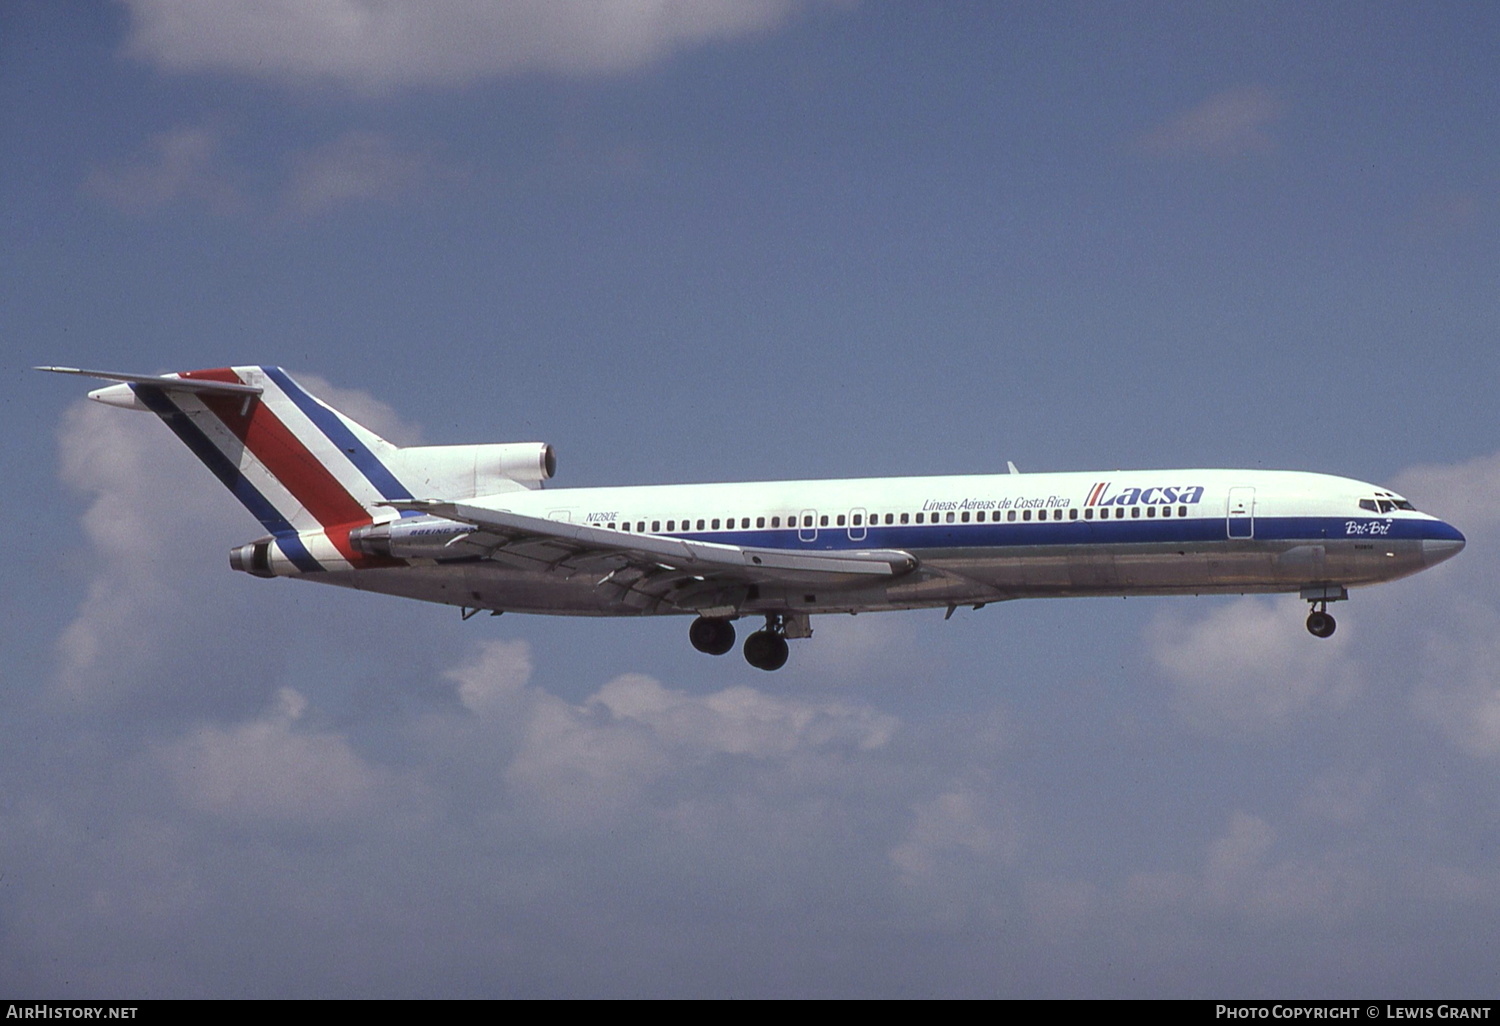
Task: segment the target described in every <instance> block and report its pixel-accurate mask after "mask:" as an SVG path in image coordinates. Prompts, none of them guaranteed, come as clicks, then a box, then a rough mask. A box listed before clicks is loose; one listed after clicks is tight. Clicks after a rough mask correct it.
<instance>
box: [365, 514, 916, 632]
mask: <svg viewBox="0 0 1500 1026" xmlns="http://www.w3.org/2000/svg"><path fill="white" fill-rule="evenodd" d="M383 505H388V506H392V507H394V508H396V509H400V510H412V511H416V512H420V513H426V514H428V515H430V516H437V517H443V518H444V519H447V520H452V521H455V522H457V523H461V524H468V525H470V526H471V527H473V528H474V530H473V531H472V532H471V533H469V534H468V535H465V536H463V537H462V538H461V539H455V540H454V544H452V545H450V546H449V548H450V549H451V550H452V551H453V553H454V555H459V554H460V553H469V554H477V555H483V556H484V558H486V559H491V560H495V561H497V562H501V563H505V564H509V565H512V566H516V567H518V568H524V569H533V570H546V571H552V572H558V573H564V574H589V575H598V577H599V579H598V581H597V584H598V585H599V586H603V587H614V588H619V589H622V591H623V597H624V598H625V599H626V600H627V601H630V602H631V603H632V604H638V605H640V606H641V608H643V609H646V608H651V607H659V606H660V605H661V604H662V603H670V604H671V605H676V606H680V607H683V608H706V607H716V606H720V605H723V604H726V602H728V601H729V597H730V596H732V595H733V594H734V593H736V592H743V591H744V590H745V589H747V588H748V587H749V586H751V585H792V586H803V585H809V586H819V587H824V588H829V587H848V586H851V585H858V584H861V583H872V584H873V583H876V582H880V581H888V580H891V579H893V578H895V577H899V576H902V575H905V574H909V573H911V572H912V571H913V570H915V569H916V568H917V559H916V557H915V556H913V555H912V554H911V553H909V552H902V551H900V550H896V549H866V550H860V551H850V552H816V553H812V552H794V551H788V550H786V549H769V548H757V547H753V546H745V545H725V544H722V543H719V542H705V541H695V540H689V539H683V538H666V537H661V536H659V535H646V534H626V533H623V532H620V531H610V530H607V529H605V528H601V527H592V526H589V525H587V524H574V523H571V522H568V521H559V520H545V519H543V518H541V517H532V516H525V515H522V514H519V513H510V512H505V511H501V510H492V509H486V508H483V507H480V506H470V505H466V504H463V503H456V502H442V501H438V500H409V501H396V502H389V503H383ZM729 604H732V602H730V603H729Z"/></svg>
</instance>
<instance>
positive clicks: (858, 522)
mask: <svg viewBox="0 0 1500 1026" xmlns="http://www.w3.org/2000/svg"><path fill="white" fill-rule="evenodd" d="M864 522H865V518H864V515H863V514H860V513H856V514H854V526H855V527H859V526H860V525H861V524H863V523H864Z"/></svg>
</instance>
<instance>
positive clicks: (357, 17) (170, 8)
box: [125, 0, 804, 89]
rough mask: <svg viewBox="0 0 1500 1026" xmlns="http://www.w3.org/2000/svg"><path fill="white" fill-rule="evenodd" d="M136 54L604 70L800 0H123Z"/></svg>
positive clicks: (392, 71) (446, 75) (436, 72)
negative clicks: (582, 0)
mask: <svg viewBox="0 0 1500 1026" xmlns="http://www.w3.org/2000/svg"><path fill="white" fill-rule="evenodd" d="M125 2H126V3H127V5H128V6H129V8H130V12H131V31H130V39H129V43H128V49H129V52H130V53H131V54H133V55H134V56H136V57H138V58H141V59H143V60H148V61H150V62H152V63H154V64H156V65H158V66H159V67H162V68H165V69H168V70H171V71H229V72H236V73H240V74H246V75H253V76H256V77H259V78H269V79H274V80H282V81H293V82H298V81H308V80H318V79H331V80H335V81H340V82H344V83H348V84H351V85H354V86H356V87H359V88H366V89H380V88H388V87H391V86H400V85H415V84H438V85H453V84H460V83H464V82H471V81H475V80H478V79H482V78H487V77H491V76H495V75H507V74H516V73H520V72H526V71H533V70H536V71H554V72H563V73H567V74H600V73H609V72H618V71H624V70H628V69H631V68H636V67H639V66H642V65H645V64H648V63H650V62H652V61H655V60H658V59H660V58H662V57H664V56H666V55H667V54H669V53H671V52H672V51H674V50H677V49H680V48H683V47H688V46H693V45H697V44H701V43H706V42H712V41H715V40H726V39H733V38H736V37H739V36H744V35H749V34H754V33H757V32H764V31H767V30H770V29H772V28H774V27H775V26H776V25H778V24H780V23H781V22H783V21H784V20H786V19H787V18H788V17H789V16H790V15H791V14H792V13H793V12H794V11H795V10H796V9H797V8H798V7H800V6H803V5H804V3H803V0H595V2H589V3H570V2H562V3H560V2H556V0H507V2H504V3H495V2H491V0H422V2H416V0H263V2H259V3H255V2H247V0H125Z"/></svg>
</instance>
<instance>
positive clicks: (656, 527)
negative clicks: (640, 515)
mask: <svg viewBox="0 0 1500 1026" xmlns="http://www.w3.org/2000/svg"><path fill="white" fill-rule="evenodd" d="M660 530H661V521H660V520H653V521H651V533H652V534H656V533H657V532H659V531H660Z"/></svg>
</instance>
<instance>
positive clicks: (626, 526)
mask: <svg viewBox="0 0 1500 1026" xmlns="http://www.w3.org/2000/svg"><path fill="white" fill-rule="evenodd" d="M620 530H622V531H628V530H630V521H628V520H626V521H625V522H624V523H622V524H620Z"/></svg>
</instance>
